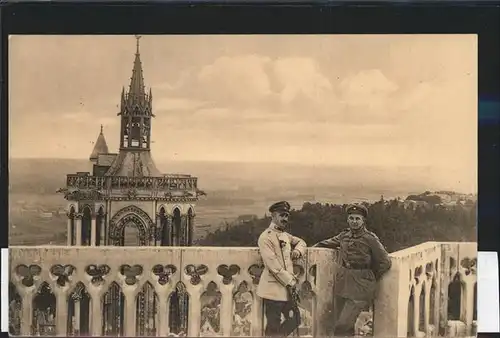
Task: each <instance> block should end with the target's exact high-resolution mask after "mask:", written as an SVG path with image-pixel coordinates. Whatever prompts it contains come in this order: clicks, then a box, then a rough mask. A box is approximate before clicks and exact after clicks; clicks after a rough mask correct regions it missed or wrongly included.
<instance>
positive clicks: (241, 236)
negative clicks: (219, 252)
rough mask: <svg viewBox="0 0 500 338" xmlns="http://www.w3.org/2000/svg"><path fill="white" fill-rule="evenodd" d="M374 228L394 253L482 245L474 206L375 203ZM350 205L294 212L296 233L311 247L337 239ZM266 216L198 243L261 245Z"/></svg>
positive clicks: (307, 207) (316, 206)
mask: <svg viewBox="0 0 500 338" xmlns="http://www.w3.org/2000/svg"><path fill="white" fill-rule="evenodd" d="M364 205H365V206H366V207H367V208H368V210H369V215H368V221H367V224H368V229H369V230H371V231H373V232H375V233H376V234H377V236H378V237H379V238H380V240H381V241H382V242H383V244H384V245H385V246H386V248H387V250H388V251H389V252H394V251H397V250H401V249H404V248H407V247H410V246H414V245H417V244H420V243H422V242H426V241H476V240H477V237H476V204H474V205H473V206H470V207H464V206H460V205H458V206H456V207H454V208H451V209H450V208H444V207H442V206H439V205H438V206H431V207H416V208H408V207H406V208H405V206H404V203H403V202H401V201H399V200H390V201H384V200H383V199H381V200H380V201H378V202H375V203H372V204H369V203H364ZM346 206H347V205H335V204H328V203H327V204H320V203H316V204H312V203H305V204H304V205H303V206H302V208H301V209H300V210H292V212H291V217H290V228H291V232H292V233H293V234H294V235H296V236H299V237H301V238H303V239H304V240H305V241H306V242H307V245H308V246H311V245H313V244H314V243H317V242H319V241H320V240H322V239H325V238H328V237H331V236H334V235H336V234H338V233H339V232H340V231H342V230H343V229H345V228H346V227H347V223H346V214H345V207H346ZM269 223H270V218H269V217H263V218H259V219H255V220H250V221H247V222H244V223H243V224H241V225H238V226H233V227H228V228H226V229H222V230H221V229H219V230H217V231H215V232H213V233H210V234H208V235H207V236H206V237H205V238H203V239H201V240H199V241H198V243H197V245H204V246H256V245H257V239H258V237H259V235H260V234H261V233H262V231H264V229H265V228H267V227H268V226H269Z"/></svg>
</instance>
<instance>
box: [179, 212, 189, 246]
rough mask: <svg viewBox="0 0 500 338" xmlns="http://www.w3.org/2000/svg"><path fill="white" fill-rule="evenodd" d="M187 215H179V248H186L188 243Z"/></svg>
mask: <svg viewBox="0 0 500 338" xmlns="http://www.w3.org/2000/svg"><path fill="white" fill-rule="evenodd" d="M187 219H188V218H187V215H181V233H180V234H179V245H180V246H187V243H188V236H187V235H188V231H187V230H188V229H187V227H188V222H187Z"/></svg>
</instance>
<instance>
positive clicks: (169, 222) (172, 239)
mask: <svg viewBox="0 0 500 338" xmlns="http://www.w3.org/2000/svg"><path fill="white" fill-rule="evenodd" d="M164 225H165V226H166V227H167V239H168V243H167V245H168V246H176V245H177V239H176V238H178V234H177V230H176V229H175V226H174V219H173V216H171V215H165V224H164Z"/></svg>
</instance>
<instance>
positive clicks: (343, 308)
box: [334, 296, 368, 337]
mask: <svg viewBox="0 0 500 338" xmlns="http://www.w3.org/2000/svg"><path fill="white" fill-rule="evenodd" d="M367 305H368V302H366V301H362V300H352V299H348V298H343V297H338V296H337V297H335V309H336V310H335V312H336V314H337V320H336V321H335V330H334V335H335V336H337V337H351V336H354V334H355V332H354V326H355V324H356V320H357V319H358V316H359V314H360V313H361V311H363V310H364V309H365V308H366V307H367Z"/></svg>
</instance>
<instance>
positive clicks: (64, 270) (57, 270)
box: [50, 264, 76, 286]
mask: <svg viewBox="0 0 500 338" xmlns="http://www.w3.org/2000/svg"><path fill="white" fill-rule="evenodd" d="M75 270H76V268H75V267H74V266H73V265H71V264H68V265H61V264H56V265H53V266H52V267H51V268H50V273H51V274H52V275H54V276H56V277H57V285H59V286H65V285H66V283H68V282H69V281H70V278H71V275H73V272H75Z"/></svg>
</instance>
